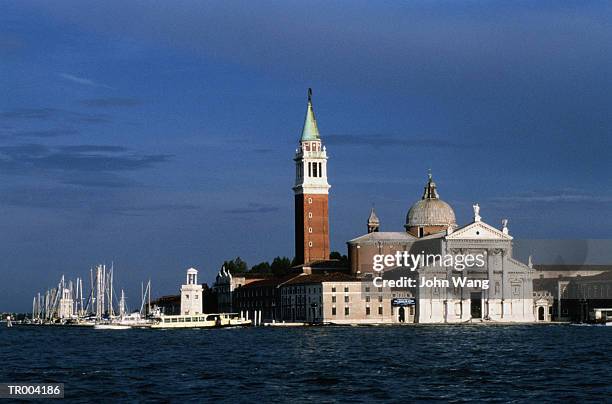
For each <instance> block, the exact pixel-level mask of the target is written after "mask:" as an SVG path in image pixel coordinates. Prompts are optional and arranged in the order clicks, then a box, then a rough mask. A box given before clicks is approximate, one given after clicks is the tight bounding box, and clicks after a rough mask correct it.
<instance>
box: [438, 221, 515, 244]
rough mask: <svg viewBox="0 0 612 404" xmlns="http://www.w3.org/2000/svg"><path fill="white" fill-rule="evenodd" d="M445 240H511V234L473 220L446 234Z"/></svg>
mask: <svg viewBox="0 0 612 404" xmlns="http://www.w3.org/2000/svg"><path fill="white" fill-rule="evenodd" d="M446 239H447V240H512V236H510V235H509V234H505V233H504V232H502V231H501V230H498V229H496V228H495V227H493V226H491V225H488V224H486V223H485V222H481V221H478V222H473V223H470V224H468V225H467V226H464V227H461V228H459V229H457V230H455V231H453V232H452V233H451V234H449V235H448V236H446Z"/></svg>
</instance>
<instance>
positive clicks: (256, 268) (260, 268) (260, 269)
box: [249, 261, 272, 274]
mask: <svg viewBox="0 0 612 404" xmlns="http://www.w3.org/2000/svg"><path fill="white" fill-rule="evenodd" d="M249 272H251V273H255V274H269V273H271V272H272V268H270V264H269V263H268V262H265V261H264V262H260V263H259V264H256V265H253V266H252V267H251V270H250V271H249Z"/></svg>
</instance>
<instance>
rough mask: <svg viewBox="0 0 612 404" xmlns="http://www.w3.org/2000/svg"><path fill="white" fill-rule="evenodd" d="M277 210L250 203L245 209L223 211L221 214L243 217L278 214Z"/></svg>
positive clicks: (276, 208) (270, 206)
mask: <svg viewBox="0 0 612 404" xmlns="http://www.w3.org/2000/svg"><path fill="white" fill-rule="evenodd" d="M279 210H280V209H279V208H278V206H273V205H265V204H262V203H254V202H250V203H249V204H248V205H247V206H246V207H241V208H231V209H225V210H224V211H223V212H224V213H228V214H231V215H243V214H252V213H272V212H278V211H279Z"/></svg>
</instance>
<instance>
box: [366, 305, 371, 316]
mask: <svg viewBox="0 0 612 404" xmlns="http://www.w3.org/2000/svg"><path fill="white" fill-rule="evenodd" d="M369 315H370V308H369V307H366V316H369Z"/></svg>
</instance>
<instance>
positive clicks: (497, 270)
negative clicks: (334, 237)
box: [348, 173, 535, 323]
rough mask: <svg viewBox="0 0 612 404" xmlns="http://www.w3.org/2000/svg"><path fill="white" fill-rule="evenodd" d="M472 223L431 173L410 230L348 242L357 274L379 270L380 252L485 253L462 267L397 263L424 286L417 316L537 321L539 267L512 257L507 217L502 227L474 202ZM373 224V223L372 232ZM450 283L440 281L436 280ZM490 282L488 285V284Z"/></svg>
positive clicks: (419, 318)
mask: <svg viewBox="0 0 612 404" xmlns="http://www.w3.org/2000/svg"><path fill="white" fill-rule="evenodd" d="M473 208H474V216H473V220H472V222H471V223H468V224H467V225H464V226H461V227H459V226H458V225H457V223H456V220H455V213H454V211H453V209H452V208H451V206H450V205H449V204H448V203H446V202H444V201H442V200H441V199H440V197H439V194H438V191H437V186H436V184H435V182H434V181H433V179H432V176H431V173H430V174H429V178H428V181H427V184H426V185H425V189H424V192H423V195H422V197H421V199H420V200H418V201H417V202H415V203H414V204H413V205H412V206H411V207H410V209H409V210H408V214H407V217H406V223H405V225H404V227H405V229H406V231H405V232H368V233H367V234H365V235H363V236H360V237H357V238H355V239H353V240H350V241H349V242H348V250H349V257H350V259H351V273H352V274H353V275H355V276H365V275H368V274H371V275H375V271H374V269H373V262H374V261H373V260H374V256H375V255H379V254H391V255H394V254H396V253H397V252H400V253H403V252H407V253H408V254H410V255H419V254H423V255H426V254H433V255H441V256H446V255H451V256H458V255H463V256H466V255H468V254H469V255H472V256H476V255H482V257H483V261H484V263H483V265H480V266H475V265H472V266H469V267H466V268H463V269H461V270H457V268H455V267H453V266H448V265H442V263H441V262H440V261H434V262H433V263H431V264H425V265H423V264H420V265H419V266H418V267H417V268H405V267H395V268H393V269H394V272H395V274H398V273H402V270H403V271H404V273H405V274H408V273H410V272H412V273H413V274H414V275H415V276H416V277H417V279H418V283H419V284H420V283H421V282H428V283H429V284H432V285H434V286H432V287H429V286H424V287H419V288H417V289H416V290H415V294H416V297H417V314H416V317H415V318H416V321H417V322H419V323H457V322H467V321H496V322H532V321H535V316H534V304H533V274H534V270H533V268H530V267H529V266H528V265H527V264H524V263H521V262H519V261H518V260H516V259H515V258H513V256H512V240H513V238H512V236H511V235H510V234H509V231H508V226H507V223H508V222H507V220H504V221H502V228H501V229H497V228H495V227H494V226H491V225H489V224H487V223H485V222H484V221H482V218H481V216H480V206H479V205H478V204H476V205H474V206H473ZM369 230H370V228H369V227H368V231H369ZM463 277H465V278H466V279H471V280H473V281H477V282H475V286H465V285H458V286H457V285H454V278H463ZM436 280H438V281H440V280H441V281H446V282H448V284H449V286H446V285H441V286H435V281H436ZM484 281H486V284H487V285H488V286H489V288H488V289H485V288H482V285H483V284H484Z"/></svg>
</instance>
